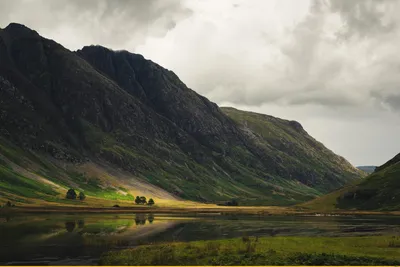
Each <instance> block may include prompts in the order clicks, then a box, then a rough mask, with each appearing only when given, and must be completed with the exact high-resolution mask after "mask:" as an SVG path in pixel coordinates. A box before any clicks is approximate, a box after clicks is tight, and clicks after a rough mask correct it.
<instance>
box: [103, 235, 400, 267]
mask: <svg viewBox="0 0 400 267" xmlns="http://www.w3.org/2000/svg"><path fill="white" fill-rule="evenodd" d="M399 249H400V242H399V238H398V237H391V236H368V237H270V238H259V239H256V238H248V237H243V238H241V239H239V238H237V239H230V240H216V241H197V242H189V243H169V244H158V245H144V246H140V247H137V248H134V249H128V250H122V251H113V252H108V253H106V254H104V255H103V256H102V258H101V261H100V264H101V265H399V264H400V250H399Z"/></svg>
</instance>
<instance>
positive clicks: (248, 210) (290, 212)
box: [0, 206, 400, 216]
mask: <svg viewBox="0 0 400 267" xmlns="http://www.w3.org/2000/svg"><path fill="white" fill-rule="evenodd" d="M24 213H25V214H26V213H34V214H35V213H36V214H39V213H46V214H47V213H93V214H101V213H104V214H113V213H170V214H196V215H199V214H200V215H201V214H204V215H209V214H214V215H235V214H236V215H260V216H273V215H275V216H285V215H286V216H346V215H390V216H399V215H400V211H361V210H357V211H347V210H337V211H318V210H296V209H291V208H285V207H279V208H274V207H240V208H238V207H235V208H226V207H210V208H204V207H199V208H195V207H187V208H174V207H171V208H168V207H120V208H108V207H107V208H103V207H70V206H63V207H60V206H44V207H39V206H26V207H23V206H22V207H11V208H0V215H3V214H4V215H7V214H24Z"/></svg>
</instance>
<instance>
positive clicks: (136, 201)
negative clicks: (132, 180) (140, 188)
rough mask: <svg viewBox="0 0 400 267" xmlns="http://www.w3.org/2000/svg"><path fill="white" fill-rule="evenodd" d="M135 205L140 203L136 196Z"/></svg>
mask: <svg viewBox="0 0 400 267" xmlns="http://www.w3.org/2000/svg"><path fill="white" fill-rule="evenodd" d="M135 203H136V204H140V203H141V202H140V197H139V196H137V197H136V198H135Z"/></svg>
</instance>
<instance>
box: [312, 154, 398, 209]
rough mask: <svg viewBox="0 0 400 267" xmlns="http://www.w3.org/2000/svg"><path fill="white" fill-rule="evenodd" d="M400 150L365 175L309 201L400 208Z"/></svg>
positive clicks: (335, 206)
mask: <svg viewBox="0 0 400 267" xmlns="http://www.w3.org/2000/svg"><path fill="white" fill-rule="evenodd" d="M399 178H400V154H398V155H396V156H395V157H394V158H393V159H391V160H389V161H388V162H387V163H385V164H383V165H382V166H379V167H377V168H376V170H375V172H374V173H372V174H371V175H369V176H368V177H366V178H365V179H363V180H361V181H359V182H356V183H355V184H350V185H347V186H346V187H344V188H343V189H341V190H339V191H335V192H333V193H330V194H329V195H327V196H323V197H321V198H318V199H316V200H313V201H311V202H309V203H306V204H304V205H305V206H308V207H310V208H314V209H315V208H316V207H320V208H321V207H323V208H325V209H358V210H400V179H399Z"/></svg>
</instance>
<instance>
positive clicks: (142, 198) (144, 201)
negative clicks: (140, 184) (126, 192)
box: [140, 196, 147, 204]
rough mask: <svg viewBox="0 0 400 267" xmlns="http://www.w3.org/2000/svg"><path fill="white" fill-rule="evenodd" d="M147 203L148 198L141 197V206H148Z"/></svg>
mask: <svg viewBox="0 0 400 267" xmlns="http://www.w3.org/2000/svg"><path fill="white" fill-rule="evenodd" d="M146 203H147V200H146V197H143V196H142V197H140V204H146Z"/></svg>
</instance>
